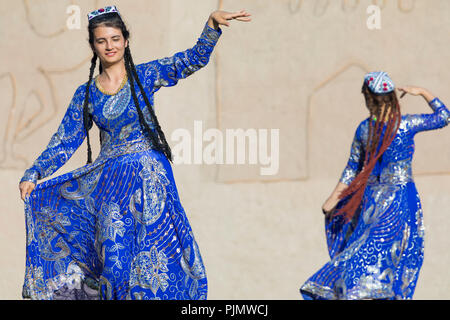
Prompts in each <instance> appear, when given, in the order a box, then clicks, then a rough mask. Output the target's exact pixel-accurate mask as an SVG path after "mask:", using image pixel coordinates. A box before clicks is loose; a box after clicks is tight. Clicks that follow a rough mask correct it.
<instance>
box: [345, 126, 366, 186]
mask: <svg viewBox="0 0 450 320" xmlns="http://www.w3.org/2000/svg"><path fill="white" fill-rule="evenodd" d="M362 127H363V123H361V124H360V125H359V126H358V128H357V129H356V132H355V135H354V137H353V142H352V146H351V149H350V157H349V159H348V162H347V165H346V166H345V169H344V171H343V172H342V175H341V178H340V179H339V182H341V183H343V184H346V185H349V184H350V183H351V182H352V181H353V179H354V178H355V177H356V175H357V174H358V173H359V172H360V171H361V169H362V167H363V163H364V146H363V142H362V137H361V132H362Z"/></svg>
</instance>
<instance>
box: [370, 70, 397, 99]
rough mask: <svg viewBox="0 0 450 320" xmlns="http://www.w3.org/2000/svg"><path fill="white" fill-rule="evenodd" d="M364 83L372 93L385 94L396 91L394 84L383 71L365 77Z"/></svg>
mask: <svg viewBox="0 0 450 320" xmlns="http://www.w3.org/2000/svg"><path fill="white" fill-rule="evenodd" d="M364 81H365V82H366V84H367V86H368V87H369V89H370V91H372V92H373V93H375V94H383V93H389V92H392V91H394V88H395V85H394V82H393V81H392V80H391V78H389V76H388V74H387V73H386V72H383V71H376V72H370V73H368V74H366V75H365V76H364Z"/></svg>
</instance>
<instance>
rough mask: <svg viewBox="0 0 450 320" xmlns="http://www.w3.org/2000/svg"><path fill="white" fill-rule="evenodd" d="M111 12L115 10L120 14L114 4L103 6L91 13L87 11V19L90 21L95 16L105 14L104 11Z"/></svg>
mask: <svg viewBox="0 0 450 320" xmlns="http://www.w3.org/2000/svg"><path fill="white" fill-rule="evenodd" d="M111 12H116V13H117V14H118V15H119V16H120V13H119V10H117V8H116V6H107V7H103V8H100V9H97V10H94V11H92V12H91V13H89V14H88V20H89V21H90V20H91V19H94V18H95V17H98V16H101V15H102V14H105V13H111Z"/></svg>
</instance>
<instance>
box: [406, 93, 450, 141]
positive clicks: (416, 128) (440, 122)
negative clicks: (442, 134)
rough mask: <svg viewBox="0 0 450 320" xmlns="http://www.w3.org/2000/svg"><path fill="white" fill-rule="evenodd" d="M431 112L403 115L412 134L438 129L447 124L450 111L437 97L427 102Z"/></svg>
mask: <svg viewBox="0 0 450 320" xmlns="http://www.w3.org/2000/svg"><path fill="white" fill-rule="evenodd" d="M429 105H430V107H431V109H433V111H434V112H433V113H429V114H410V115H407V116H405V120H406V126H407V128H408V130H409V131H410V132H411V133H412V134H416V133H418V132H421V131H427V130H435V129H440V128H443V127H445V126H446V125H448V122H449V118H450V111H449V110H448V109H447V107H446V106H445V105H444V103H442V101H441V100H439V99H438V98H434V99H433V100H432V101H431V102H430V103H429Z"/></svg>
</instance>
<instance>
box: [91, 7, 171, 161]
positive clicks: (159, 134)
mask: <svg viewBox="0 0 450 320" xmlns="http://www.w3.org/2000/svg"><path fill="white" fill-rule="evenodd" d="M99 26H106V27H113V28H117V29H120V30H121V31H122V35H123V37H124V39H125V40H128V39H129V37H130V33H129V31H128V29H127V27H126V25H125V23H124V22H123V20H122V18H121V17H120V15H119V14H117V13H116V12H111V13H106V14H103V15H100V16H97V17H95V18H93V19H91V20H90V21H89V25H88V32H89V43H90V45H91V48H92V51H93V57H92V59H91V67H90V71H89V81H88V83H87V86H86V92H85V98H84V104H83V124H84V129H85V131H86V138H87V163H92V149H91V143H90V138H89V130H90V129H91V128H92V124H93V121H92V115H91V114H90V113H89V109H88V105H89V91H90V90H89V88H90V85H91V83H92V79H93V76H94V71H95V67H96V63H97V54H96V52H95V50H94V30H95V28H97V27H99ZM124 62H125V69H126V71H127V77H128V81H129V83H130V86H131V93H132V96H133V100H134V104H135V106H136V110H137V113H138V117H139V123H140V125H141V128H142V131H143V132H144V135H145V136H146V138H147V139H150V141H151V142H152V144H153V146H154V147H155V148H156V149H157V150H159V151H161V152H163V153H164V155H165V156H166V157H167V159H168V160H170V161H172V152H171V150H170V147H169V144H168V143H167V140H166V137H165V135H164V132H163V131H162V129H161V127H160V125H159V122H158V119H157V117H156V114H155V111H154V110H153V106H152V104H151V103H150V101H149V99H148V97H147V94H146V93H145V91H144V87H143V86H142V83H141V81H140V79H139V77H138V74H137V71H136V66H135V65H134V62H133V58H132V56H131V51H130V47H129V44H128V46H127V47H126V48H125V54H124ZM102 71H103V69H102V64H101V63H99V73H102ZM135 81H136V82H137V84H138V87H139V90H140V91H141V93H142V96H143V98H144V101H145V104H146V106H147V110H148V112H149V114H150V118H151V119H150V121H151V122H152V123H153V124H154V126H155V129H156V132H155V131H154V130H152V129H151V128H150V126H149V125H148V123H147V121H146V119H145V117H144V113H143V112H142V109H141V107H140V104H139V100H138V97H137V94H136V90H135Z"/></svg>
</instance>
